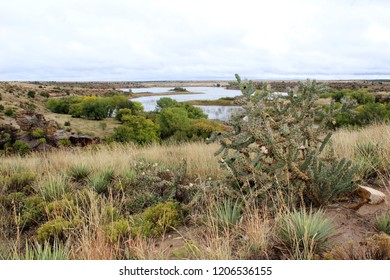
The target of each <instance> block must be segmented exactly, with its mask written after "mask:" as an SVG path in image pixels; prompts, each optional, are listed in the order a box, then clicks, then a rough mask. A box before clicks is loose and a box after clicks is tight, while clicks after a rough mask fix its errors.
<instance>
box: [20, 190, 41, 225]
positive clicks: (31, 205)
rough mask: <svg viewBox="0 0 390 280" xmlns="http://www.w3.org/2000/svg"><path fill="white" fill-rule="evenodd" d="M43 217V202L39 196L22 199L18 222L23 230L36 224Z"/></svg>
mask: <svg viewBox="0 0 390 280" xmlns="http://www.w3.org/2000/svg"><path fill="white" fill-rule="evenodd" d="M44 217H45V203H44V201H43V199H42V198H41V197H40V196H29V197H26V199H25V200H24V201H23V208H22V210H21V215H20V224H21V226H22V228H23V229H24V230H26V229H28V228H30V227H31V226H33V225H38V224H39V223H40V222H41V221H42V220H43V219H44Z"/></svg>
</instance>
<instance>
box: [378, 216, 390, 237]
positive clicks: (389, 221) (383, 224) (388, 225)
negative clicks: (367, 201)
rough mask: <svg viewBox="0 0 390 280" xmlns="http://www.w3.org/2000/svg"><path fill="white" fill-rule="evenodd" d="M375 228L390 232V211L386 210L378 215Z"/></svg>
mask: <svg viewBox="0 0 390 280" xmlns="http://www.w3.org/2000/svg"><path fill="white" fill-rule="evenodd" d="M375 229H376V230H377V231H381V232H384V233H386V234H390V211H386V212H384V213H382V214H381V215H378V216H376V219H375Z"/></svg>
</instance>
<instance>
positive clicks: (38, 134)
mask: <svg viewBox="0 0 390 280" xmlns="http://www.w3.org/2000/svg"><path fill="white" fill-rule="evenodd" d="M31 136H32V137H33V138H35V139H39V138H44V137H45V131H44V130H43V129H42V128H37V129H34V130H33V131H31Z"/></svg>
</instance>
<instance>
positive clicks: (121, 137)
mask: <svg viewBox="0 0 390 280" xmlns="http://www.w3.org/2000/svg"><path fill="white" fill-rule="evenodd" d="M122 121H123V122H124V125H122V126H120V127H116V128H114V134H113V136H112V137H113V139H114V140H115V141H117V142H135V143H138V144H147V143H152V142H157V141H158V140H159V137H158V127H157V126H156V125H155V124H154V123H153V122H152V121H151V120H148V119H146V118H145V117H143V116H132V115H123V117H122Z"/></svg>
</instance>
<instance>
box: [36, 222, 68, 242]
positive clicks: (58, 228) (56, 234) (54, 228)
mask: <svg viewBox="0 0 390 280" xmlns="http://www.w3.org/2000/svg"><path fill="white" fill-rule="evenodd" d="M74 226H75V224H74V223H73V222H71V221H67V220H65V219H64V218H62V217H57V218H55V219H54V220H50V221H48V222H46V223H44V224H43V225H41V226H40V227H39V228H38V230H37V240H38V241H39V242H47V241H49V242H51V241H54V240H65V239H66V237H67V236H68V234H69V232H70V230H71V229H73V228H74Z"/></svg>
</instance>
